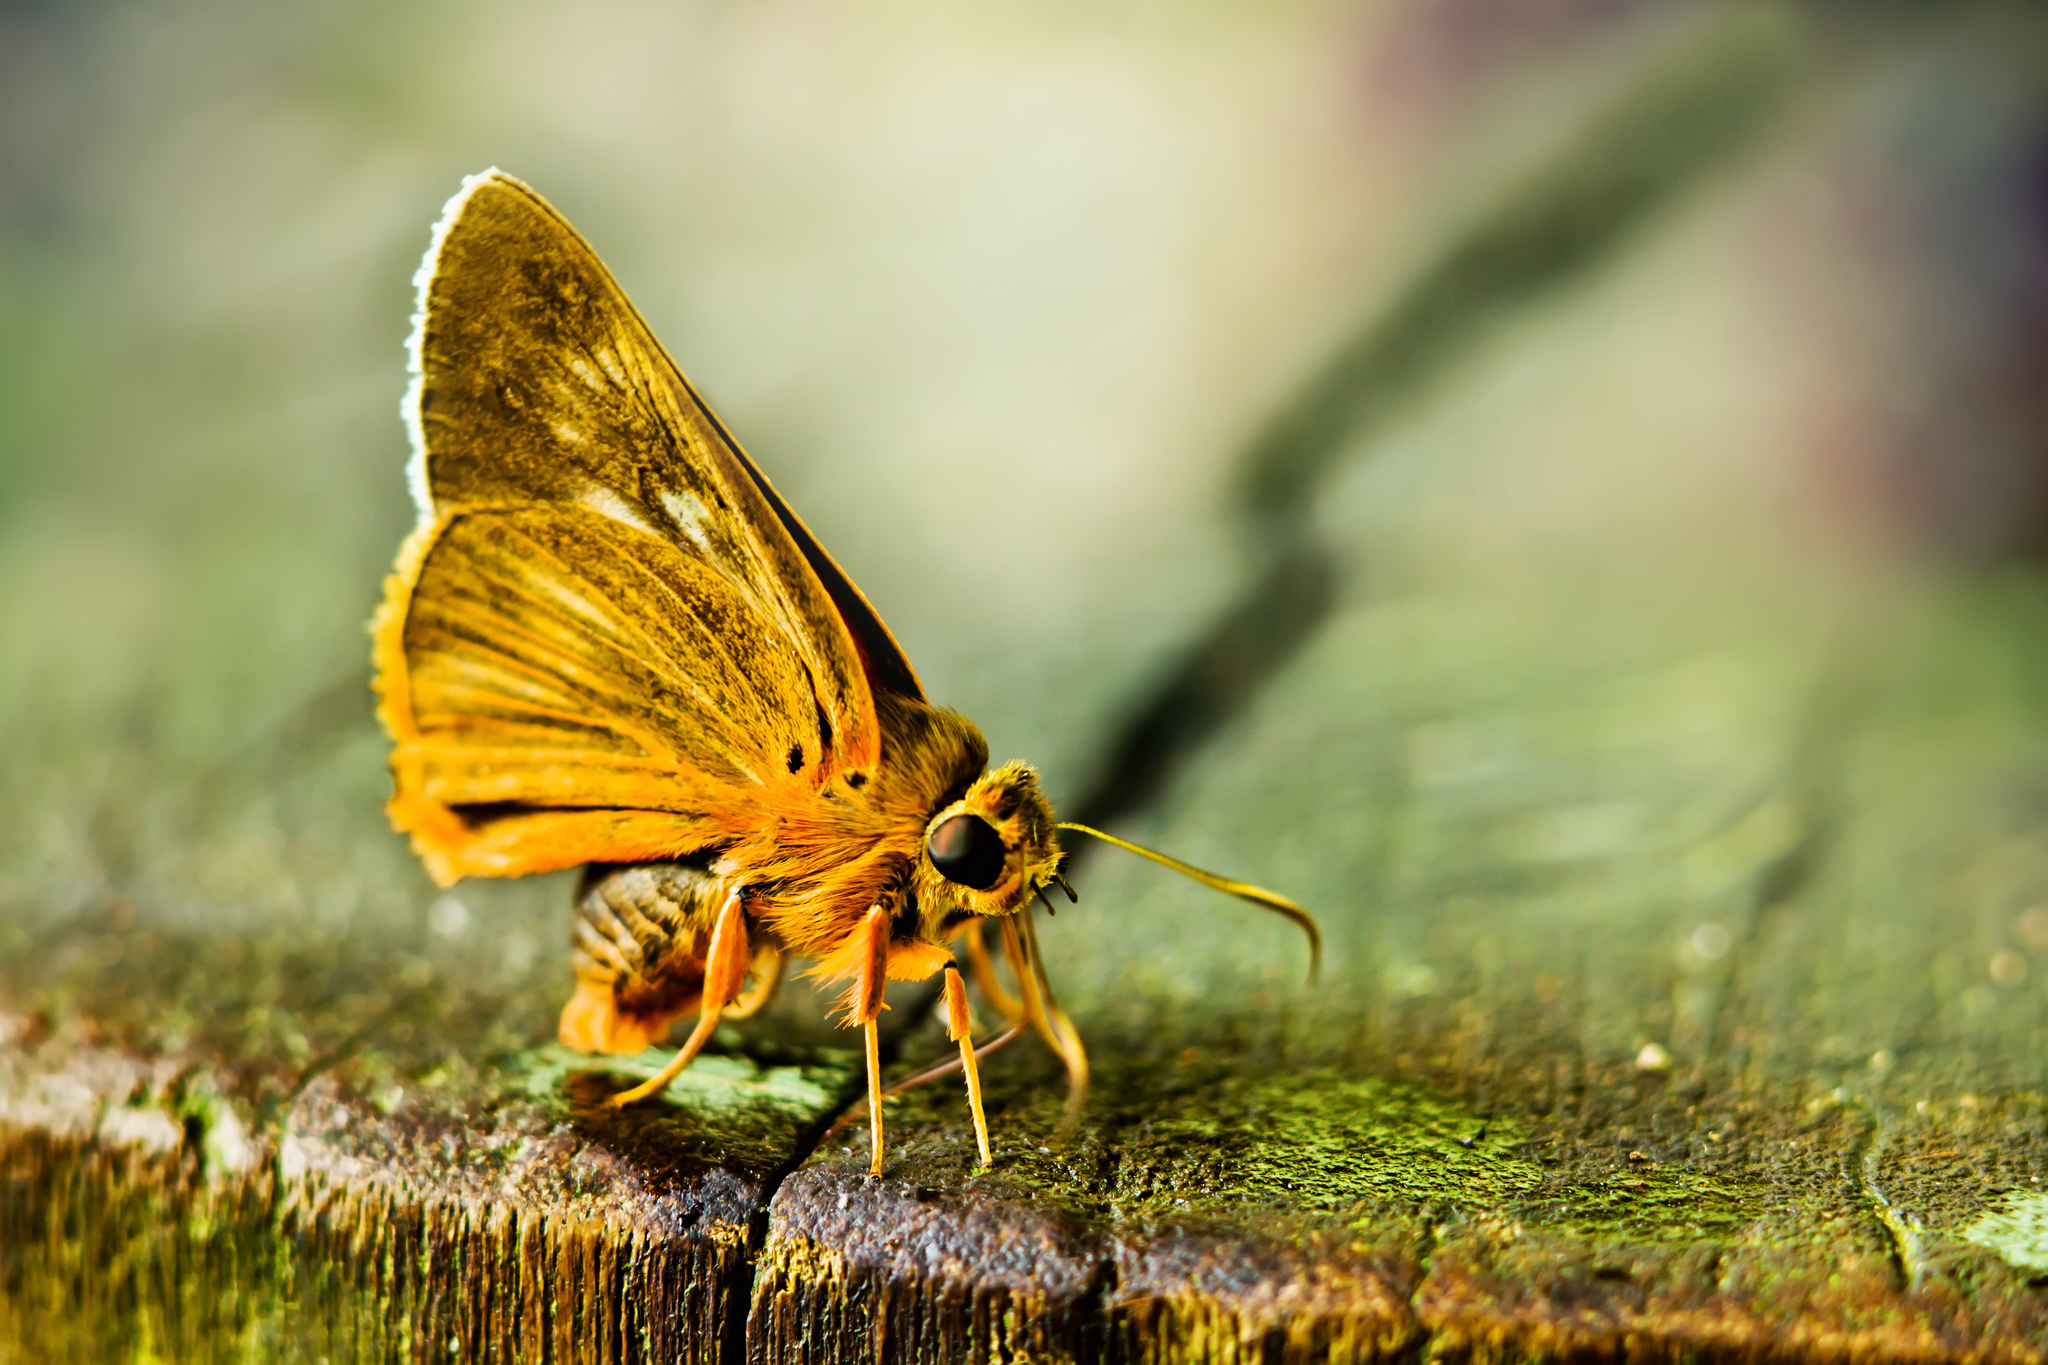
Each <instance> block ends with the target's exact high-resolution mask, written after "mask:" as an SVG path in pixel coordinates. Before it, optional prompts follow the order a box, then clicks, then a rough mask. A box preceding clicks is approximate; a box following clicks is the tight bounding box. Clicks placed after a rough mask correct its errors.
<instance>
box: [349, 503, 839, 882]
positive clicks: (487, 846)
mask: <svg viewBox="0 0 2048 1365" xmlns="http://www.w3.org/2000/svg"><path fill="white" fill-rule="evenodd" d="M417 553H418V561H417V566H416V570H415V572H414V573H413V574H412V575H411V577H410V579H409V580H407V579H405V578H403V576H402V577H401V580H400V583H401V585H402V584H404V583H406V582H409V584H410V587H409V591H407V592H406V595H405V600H404V601H403V602H397V601H394V603H393V604H392V605H393V608H394V610H393V611H392V612H391V613H390V614H389V615H388V617H387V620H386V622H385V623H384V625H383V627H382V629H381V633H380V640H379V656H380V657H379V663H380V675H381V683H382V686H383V690H384V702H385V705H384V714H385V721H386V724H387V725H388V726H389V727H390V729H391V732H392V735H393V738H394V740H395V741H396V748H395V750H394V752H393V758H392V765H393V769H394V772H395V773H396V775H397V780H398V781H397V785H398V793H397V796H396V798H395V799H394V801H393V814H394V817H396V818H397V820H398V822H399V824H400V825H401V826H402V827H404V828H406V829H408V830H410V831H411V832H412V833H413V834H414V836H415V839H416V841H417V843H418V845H419V848H420V851H421V853H422V855H423V856H424V857H425V858H426V859H427V862H428V864H429V867H430V868H431V869H432V870H433V871H434V873H435V875H436V877H437V878H438V879H440V880H443V881H452V880H454V879H455V878H457V877H461V876H465V875H469V874H472V873H484V874H499V875H503V874H510V873H522V872H535V871H544V870H548V869H549V868H554V867H566V866H574V865H576V864H579V863H584V862H638V861H646V860H650V859H658V858H673V857H676V856H679V855H681V854H684V853H689V852H695V851H699V850H702V849H705V848H708V847H714V846H717V845H720V844H724V843H729V842H732V841H733V840H734V839H736V838H737V837H740V836H741V835H743V834H744V833H745V832H746V831H747V829H748V828H749V827H750V826H751V825H752V824H753V823H754V822H755V821H756V820H758V818H759V811H760V809H761V807H762V805H763V803H764V801H765V800H767V799H768V797H769V793H771V792H772V790H773V789H774V788H776V787H778V786H781V785H783V784H789V783H803V784H806V785H811V784H814V783H815V780H816V775H817V770H818V765H819V763H820V761H821V759H822V757H823V748H824V746H823V742H822V740H823V737H822V735H821V733H820V730H821V727H820V724H819V719H818V709H817V706H816V703H815V700H814V694H813V692H812V689H811V681H810V678H809V675H808V672H807V670H806V667H805V665H804V661H803V660H802V659H801V658H800V657H799V656H798V653H797V651H796V650H795V648H794V647H793V646H792V645H791V643H790V641H789V640H788V638H787V637H786V636H785V635H784V634H783V633H782V632H781V631H780V630H778V629H776V628H775V625H774V623H773V622H772V621H771V620H769V619H768V618H767V617H765V616H764V615H763V614H762V613H761V612H760V611H759V610H757V609H756V607H755V604H754V603H753V602H751V601H750V600H748V599H747V597H746V596H745V595H744V594H743V593H742V592H741V591H740V590H739V589H738V588H736V587H735V585H734V584H733V583H732V581H731V580H730V579H729V578H727V577H726V576H725V574H723V573H722V572H721V571H720V570H719V569H718V568H717V567H716V566H715V565H713V564H710V563H707V562H706V561H705V560H704V559H703V558H701V557H698V556H693V555H690V554H688V553H686V552H685V551H684V550H683V549H681V548H679V547H677V546H674V545H671V544H669V543H668V542H667V541H665V540H664V539H662V538H661V537H659V536H656V535H653V534H651V533H649V532H646V531H642V530H638V529H636V528H634V527H632V526H630V525H627V524H624V523H622V522H620V521H617V520H615V519H614V518H611V517H608V516H605V515H604V514H602V513H599V512H593V511H591V510H589V509H587V508H583V507H577V506H573V505H571V506H548V505H537V504H527V505H525V506H496V507H479V508H464V507H460V506H457V507H453V508H451V509H450V510H448V511H447V512H444V513H443V514H442V517H441V519H440V520H439V521H438V522H437V523H436V525H435V526H434V527H433V528H432V529H431V530H430V531H429V532H427V533H426V534H425V536H424V538H423V541H422V544H421V546H420V547H419V550H418V552H417Z"/></svg>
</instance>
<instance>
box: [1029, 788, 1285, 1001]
mask: <svg viewBox="0 0 2048 1365" xmlns="http://www.w3.org/2000/svg"><path fill="white" fill-rule="evenodd" d="M1059 828H1061V829H1071V830H1073V831H1075V832H1076V833H1079V834H1088V835H1093V836H1094V837H1095V838H1097V839H1100V840H1102V842H1104V843H1106V844H1115V845H1116V846H1117V847H1118V848H1120V849H1123V850H1125V851H1126V852H1130V853H1135V854H1137V855H1138V856H1139V857H1141V858H1150V859H1151V860H1152V861H1153V862H1155V863H1159V864H1161V865H1162V866H1165V867H1170V868H1172V869H1173V870H1174V871H1175V872H1178V873H1180V874H1181V875H1182V876H1183V877H1192V878H1194V879H1195V880H1196V881H1198V882H1200V883H1201V884H1202V885H1204V886H1210V887H1214V888H1215V889H1216V890H1218V891H1221V892H1222V893H1223V894H1224V895H1226V896H1235V897H1237V898H1238V899H1239V900H1244V901H1250V902H1251V903H1252V904H1253V905H1261V906H1264V907H1265V908H1266V909H1268V910H1271V911H1272V912H1273V913H1275V914H1277V915H1283V916H1285V917H1286V918H1288V919H1291V920H1293V921H1294V922H1295V923H1296V924H1298V925H1300V926H1301V932H1303V933H1304V934H1307V935H1308V979H1309V981H1310V982H1311V983H1313V982H1314V981H1315V979H1316V978H1317V977H1318V976H1319V975H1321V974H1322V970H1323V931H1322V930H1321V929H1320V928H1318V927H1317V925H1316V920H1315V916H1314V915H1311V914H1310V913H1309V912H1308V911H1306V910H1304V909H1302V908H1301V907H1300V906H1298V905H1296V904H1295V903H1294V902H1293V901H1291V900H1289V899H1287V897H1285V896H1281V895H1276V894H1275V893H1273V892H1271V891H1268V890H1266V888H1264V887H1263V886H1253V885H1252V884H1251V883H1250V882H1240V881H1232V880H1231V879H1230V878H1228V877H1219V876H1217V875H1216V874H1215V873H1213V872H1204V871H1202V869H1201V868H1199V867H1195V866H1192V865H1191V864H1188V863H1184V862H1182V861H1181V860H1180V859H1178V858H1169V857H1167V856H1166V855H1165V854H1164V853H1155V852H1154V851H1152V850H1151V849H1149V848H1146V847H1144V846H1143V845H1141V844H1134V843H1132V842H1131V841H1130V840H1128V839H1119V838H1117V837H1116V836H1115V835H1114V834H1104V833H1103V832H1102V831H1101V830H1099V829H1095V828H1093V827H1092V826H1089V825H1077V824H1074V823H1072V822H1071V821H1065V820H1063V821H1061V822H1060V824H1059Z"/></svg>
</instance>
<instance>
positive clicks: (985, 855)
mask: <svg viewBox="0 0 2048 1365" xmlns="http://www.w3.org/2000/svg"><path fill="white" fill-rule="evenodd" d="M1059 865H1060V846H1059V835H1058V832H1057V831H1056V830H1055V828H1054V826H1053V818H1052V807H1051V806H1050V805H1049V804H1047V802H1046V799H1045V796H1044V795H1043V794H1042V793H1041V792H1040V791H1039V790H1038V774H1037V773H1035V772H1033V771H1032V770H1031V768H1030V766H1029V765H1028V764H1024V763H1005V764H1004V765H1003V766H1002V767H1000V768H997V769H995V770H994V771H993V772H987V773H983V774H982V775H981V776H980V777H978V778H976V779H975V780H974V782H973V784H972V785H971V786H969V787H968V789H967V791H966V793H965V794H964V795H962V796H961V797H960V798H959V799H958V800H957V801H953V802H951V803H949V804H948V805H946V806H944V807H942V808H941V809H940V810H939V812H938V813H937V814H935V815H934V816H932V818H931V821H930V823H928V824H927V825H926V826H925V831H924V846H923V848H922V849H921V850H920V851H919V854H918V859H917V868H916V872H915V874H914V875H915V880H916V882H917V901H918V904H919V905H920V906H921V907H922V908H923V909H924V913H925V915H926V916H927V918H928V922H930V923H931V924H932V927H933V928H935V929H938V930H939V932H940V933H944V932H948V931H950V930H951V929H952V928H954V927H957V926H958V925H959V924H961V923H963V922H964V920H965V917H966V916H969V915H1008V914H1012V913H1014V912H1015V911H1017V910H1018V909H1020V908H1022V907H1023V905H1024V903H1025V902H1026V901H1028V900H1030V899H1031V896H1032V894H1033V893H1034V892H1036V891H1037V890H1038V888H1039V887H1041V886H1044V885H1045V884H1046V883H1047V882H1049V881H1051V880H1052V877H1053V874H1054V873H1056V872H1058V871H1059ZM934 937H936V935H934Z"/></svg>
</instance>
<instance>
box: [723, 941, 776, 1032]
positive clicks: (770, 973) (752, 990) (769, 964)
mask: <svg viewBox="0 0 2048 1365" xmlns="http://www.w3.org/2000/svg"><path fill="white" fill-rule="evenodd" d="M747 970H748V972H750V973H751V974H752V975H753V978H754V984H753V985H752V986H750V987H748V988H747V989H746V990H745V991H743V992H741V993H740V997H739V999H737V1000H735V1001H733V1002H732V1003H731V1004H730V1005H727V1006H726V1007H725V1017H726V1018H728V1019H745V1018H746V1017H747V1016H748V1015H750V1014H753V1013H754V1012H755V1011H757V1010H759V1009H760V1008H761V1007H762V1006H763V1005H766V1004H767V1003H768V1002H769V1001H770V1000H773V999H774V998H775V988H776V987H777V986H779V985H781V984H782V950H781V949H780V948H777V947H776V946H775V945H774V944H772V943H764V944H762V945H761V946H760V948H759V949H757V950H756V951H755V953H754V965H753V966H751V967H749V968H748V969H747Z"/></svg>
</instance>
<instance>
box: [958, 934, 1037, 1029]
mask: <svg viewBox="0 0 2048 1365" xmlns="http://www.w3.org/2000/svg"><path fill="white" fill-rule="evenodd" d="M987 927H988V921H987V920H982V919H977V920H974V921H972V922H971V923H969V924H968V926H967V965H968V967H969V969H971V970H972V971H973V972H974V984H975V985H977V986H979V987H981V993H982V994H983V995H984V996H986V997H988V1003H989V1004H990V1005H992V1006H994V1007H995V1009H996V1012H997V1013H998V1014H1001V1015H1002V1016H1003V1017H1004V1018H1005V1019H1008V1020H1009V1021H1010V1022H1011V1023H1016V1022H1018V1021H1019V1020H1021V1019H1023V1018H1024V1002H1023V1001H1021V1000H1019V999H1018V998H1017V997H1016V996H1014V995H1011V994H1010V993H1009V992H1008V991H1006V990H1004V989H1003V983H1002V982H1000V981H998V980H996V965H995V963H993V962H991V961H990V960H989V956H988V940H987V939H985V938H983V937H982V931H983V930H985V929H986V928H987Z"/></svg>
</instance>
